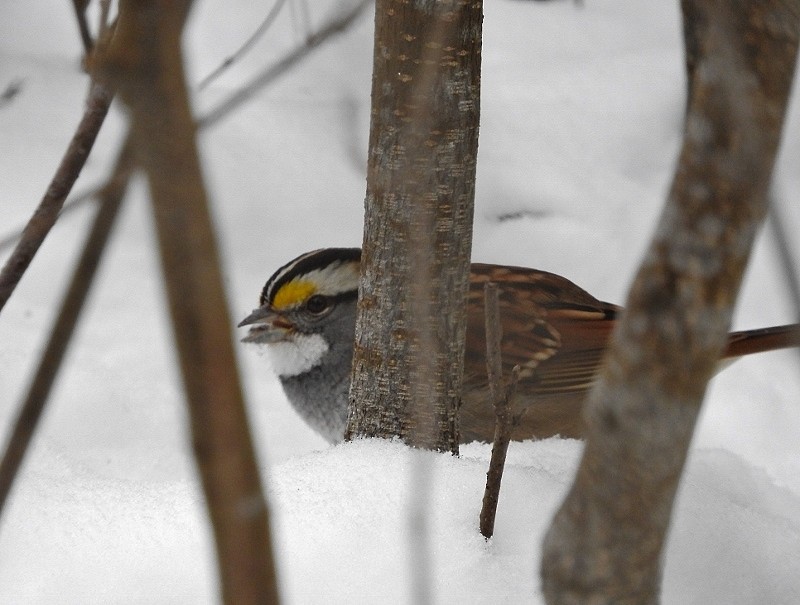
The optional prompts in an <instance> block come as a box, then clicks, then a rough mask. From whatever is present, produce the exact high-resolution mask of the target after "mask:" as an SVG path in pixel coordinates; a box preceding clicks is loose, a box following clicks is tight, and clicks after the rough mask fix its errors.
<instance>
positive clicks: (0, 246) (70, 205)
mask: <svg viewBox="0 0 800 605" xmlns="http://www.w3.org/2000/svg"><path fill="white" fill-rule="evenodd" d="M106 186H107V185H101V186H99V187H93V188H91V189H89V190H88V191H84V192H82V193H80V194H78V195H77V196H76V197H72V198H70V199H69V200H67V201H66V202H64V205H63V206H62V207H61V210H60V211H59V213H58V218H61V217H62V216H65V215H67V214H69V213H70V212H72V211H73V210H77V209H78V208H81V207H83V206H84V205H86V204H87V203H89V202H94V201H95V200H97V199H98V198H99V196H100V194H101V192H102V190H103V188H104V187H106ZM22 232H23V229H22V228H17V229H15V230H14V231H11V232H9V233H6V235H4V236H2V237H0V252H2V251H3V250H5V249H6V248H10V247H11V246H13V245H14V244H15V243H16V242H17V241H19V238H20V237H21V236H22Z"/></svg>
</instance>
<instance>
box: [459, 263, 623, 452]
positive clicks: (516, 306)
mask: <svg viewBox="0 0 800 605" xmlns="http://www.w3.org/2000/svg"><path fill="white" fill-rule="evenodd" d="M487 281H493V282H495V283H497V284H498V290H499V303H500V317H501V325H502V328H503V340H502V354H503V371H504V374H505V375H506V376H508V375H509V374H510V372H511V368H513V367H514V366H515V365H519V366H520V368H521V370H522V371H521V374H520V381H519V384H518V388H517V398H516V402H517V405H518V406H522V407H523V408H524V409H525V412H524V414H523V416H522V418H521V421H520V423H519V424H518V425H517V427H516V429H515V431H514V435H513V436H514V438H515V439H525V438H531V437H537V438H543V437H548V436H551V435H556V434H561V435H562V436H570V437H577V436H580V435H581V433H582V420H581V406H582V403H583V399H584V397H585V395H586V392H587V390H588V389H589V387H590V386H591V384H592V382H593V381H594V378H595V375H596V373H597V370H598V369H599V367H600V363H601V361H602V357H603V353H604V352H605V349H606V345H607V342H608V338H609V335H610V333H611V330H612V329H613V326H614V321H615V319H616V317H617V314H618V313H619V311H620V310H621V308H620V307H617V306H615V305H611V304H609V303H604V302H601V301H599V300H597V299H596V298H594V297H593V296H592V295H591V294H589V293H588V292H586V291H585V290H583V289H582V288H580V287H578V286H576V285H575V284H573V283H572V282H571V281H569V280H568V279H566V278H563V277H560V276H558V275H555V274H553V273H547V272H545V271H536V270H533V269H525V268H520V267H499V266H495V265H481V264H474V265H473V266H472V276H471V283H470V291H469V298H470V301H469V308H470V313H469V316H468V318H467V343H466V356H465V366H464V368H465V376H464V381H465V393H467V395H465V398H464V402H463V404H462V408H461V414H460V416H461V434H462V440H464V441H470V440H474V439H480V440H484V441H490V440H491V439H492V435H493V432H494V412H493V410H492V407H491V403H490V402H489V399H488V395H487V391H488V388H487V378H486V351H485V328H484V310H483V309H484V305H483V285H484V284H485V283H486V282H487Z"/></svg>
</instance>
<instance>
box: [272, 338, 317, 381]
mask: <svg viewBox="0 0 800 605" xmlns="http://www.w3.org/2000/svg"><path fill="white" fill-rule="evenodd" d="M266 349H267V350H266V353H267V355H268V356H269V359H270V361H271V362H272V368H273V369H274V370H275V373H276V374H277V375H278V376H284V377H289V376H299V375H300V374H304V373H305V372H308V371H309V370H310V369H311V368H314V367H316V366H318V365H319V364H320V362H321V361H322V356H323V355H325V353H327V352H328V343H327V342H325V339H324V338H322V336H320V335H319V334H298V335H296V336H295V337H294V339H293V340H291V341H285V342H276V343H274V344H270V345H267V346H266Z"/></svg>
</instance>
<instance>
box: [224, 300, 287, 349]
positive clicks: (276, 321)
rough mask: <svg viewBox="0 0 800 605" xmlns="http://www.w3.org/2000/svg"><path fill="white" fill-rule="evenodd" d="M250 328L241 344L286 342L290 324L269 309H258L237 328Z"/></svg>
mask: <svg viewBox="0 0 800 605" xmlns="http://www.w3.org/2000/svg"><path fill="white" fill-rule="evenodd" d="M245 326H251V328H250V331H249V332H248V334H247V336H245V337H244V338H242V342H254V343H260V344H270V343H275V342H281V341H283V340H286V339H287V338H288V336H289V334H290V332H291V329H292V324H291V323H289V322H288V321H287V320H286V319H285V318H284V317H283V316H281V315H280V314H279V313H276V312H275V311H273V310H272V309H270V308H269V307H259V308H258V309H255V310H254V311H253V312H252V313H251V314H250V315H248V316H247V317H245V318H244V319H243V320H242V321H240V322H239V325H238V326H236V327H237V328H243V327H245Z"/></svg>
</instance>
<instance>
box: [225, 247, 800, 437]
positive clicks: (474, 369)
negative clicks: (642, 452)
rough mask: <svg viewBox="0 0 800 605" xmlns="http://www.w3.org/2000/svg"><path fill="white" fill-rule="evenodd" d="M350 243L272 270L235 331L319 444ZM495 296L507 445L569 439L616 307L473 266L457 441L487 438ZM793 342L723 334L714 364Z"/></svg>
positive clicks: (338, 346) (347, 312) (351, 332)
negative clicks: (265, 360) (493, 293)
mask: <svg viewBox="0 0 800 605" xmlns="http://www.w3.org/2000/svg"><path fill="white" fill-rule="evenodd" d="M360 264H361V250H360V248H322V249H318V250H313V251H311V252H307V253H305V254H302V255H300V256H298V257H297V258H295V259H293V260H291V261H290V262H288V263H287V264H285V265H283V266H282V267H280V268H279V269H278V270H277V271H276V272H275V273H274V274H273V275H272V276H271V277H270V278H269V279H268V280H267V282H266V284H265V285H264V287H263V289H262V290H261V296H260V299H259V306H258V308H256V309H255V310H253V312H252V313H251V314H250V315H248V316H247V317H245V318H244V319H243V320H242V321H241V322H240V323H239V324H238V327H240V328H243V327H248V328H249V331H248V333H247V335H246V336H245V337H244V338H242V342H245V343H250V344H253V345H257V346H259V347H262V348H265V349H266V353H267V355H268V357H269V358H270V359H271V362H272V367H273V370H274V371H275V372H276V373H277V375H278V378H279V380H280V382H281V384H282V386H283V390H284V392H285V394H286V397H287V399H288V400H289V402H290V404H291V405H292V406H293V407H294V409H295V410H296V412H297V413H298V414H299V415H300V417H301V418H302V419H303V420H304V421H305V422H306V423H307V424H308V425H309V426H310V427H311V428H312V429H314V430H315V431H316V432H317V433H319V434H320V435H321V436H322V437H324V438H325V439H326V440H327V441H329V442H330V443H338V442H340V441H342V440H343V439H344V434H345V429H346V425H347V413H348V397H349V389H350V370H351V364H352V358H353V349H354V339H355V323H356V304H357V300H358V284H359V274H360ZM487 282H493V283H495V284H497V287H498V291H499V314H500V324H501V330H502V335H503V336H502V344H501V354H502V361H503V373H504V375H505V376H507V375H509V373H510V372H511V369H512V368H514V367H515V366H519V370H517V372H518V378H517V384H516V395H515V403H516V405H519V406H520V407H521V408H522V409H523V410H524V412H523V413H521V414H519V415H517V417H516V420H515V422H514V423H513V427H512V432H511V438H512V439H514V440H525V439H542V438H547V437H552V436H556V435H558V436H561V437H564V438H581V437H582V436H583V432H584V425H583V416H582V407H583V401H584V399H585V397H586V395H587V393H588V391H589V389H590V388H591V387H592V385H593V384H594V382H595V381H596V380H597V376H598V372H599V370H600V366H601V363H602V360H603V355H604V353H605V350H606V348H607V346H608V342H609V337H610V335H611V332H612V330H613V329H614V325H615V324H616V322H617V321H618V319H619V317H620V313H621V312H622V307H619V306H617V305H614V304H611V303H607V302H603V301H600V300H598V299H596V298H595V297H594V296H592V295H591V294H589V293H588V292H587V291H586V290H584V289H582V288H581V287H579V286H577V285H575V284H574V283H573V282H571V281H570V280H569V279H567V278H565V277H561V276H560V275H557V274H555V273H549V272H547V271H540V270H536V269H528V268H525V267H515V266H505V265H490V264H482V263H473V264H472V265H471V269H470V283H469V290H468V294H467V303H466V304H467V330H466V343H465V356H464V382H463V393H462V402H461V405H460V408H459V434H460V440H461V442H462V443H468V442H471V441H484V442H490V441H492V439H493V437H494V426H495V413H494V409H493V406H492V404H491V402H490V398H489V388H488V379H487V369H486V336H485V327H484V326H485V319H484V284H486V283H487ZM799 345H800V324H791V325H784V326H774V327H769V328H762V329H756V330H745V331H740V332H733V333H731V334H730V335H729V338H728V343H727V346H726V348H725V350H724V352H723V355H722V360H723V361H726V362H727V361H731V360H734V359H736V358H738V357H741V356H743V355H749V354H752V353H760V352H766V351H771V350H776V349H782V348H788V347H795V346H799Z"/></svg>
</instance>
